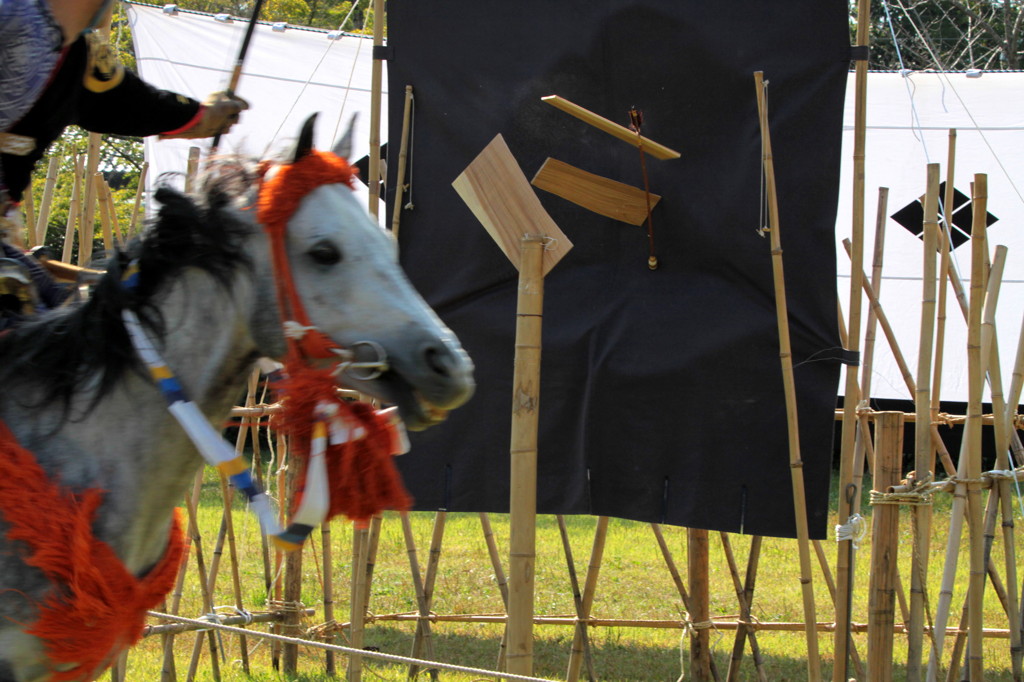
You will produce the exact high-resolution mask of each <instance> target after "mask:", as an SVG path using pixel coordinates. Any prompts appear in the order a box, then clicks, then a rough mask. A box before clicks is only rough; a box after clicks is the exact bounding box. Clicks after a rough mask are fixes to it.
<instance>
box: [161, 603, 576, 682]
mask: <svg viewBox="0 0 1024 682" xmlns="http://www.w3.org/2000/svg"><path fill="white" fill-rule="evenodd" d="M282 603H286V602H282ZM288 603H291V604H295V603H297V602H288ZM148 613H149V615H150V616H152V617H154V618H162V619H165V620H169V621H172V622H176V623H189V624H193V625H200V626H204V627H205V626H207V625H208V626H209V627H210V629H213V630H223V631H224V632H233V633H235V634H240V635H245V636H247V637H256V638H263V639H267V640H271V641H275V642H282V643H284V644H295V645H298V646H305V647H311V648H313V649H322V650H324V651H333V652H335V653H340V654H348V655H350V656H352V655H355V656H362V657H363V658H374V659H378V660H381V661H387V662H390V663H400V664H402V665H417V666H420V667H422V668H438V669H440V670H451V671H453V672H462V673H468V674H471V675H483V676H485V677H491V678H494V679H498V680H525V681H526V682H556V681H555V680H552V679H550V678H545V677H529V676H527V675H515V674H512V673H503V672H499V671H496V670H485V669H483V668H472V667H468V666H461V665H455V664H452V663H442V662H440V661H427V660H424V659H421V658H411V657H409V656H398V655H395V654H385V653H383V652H380V651H368V650H365V649H354V648H352V647H347V646H340V645H337V644H327V643H324V642H314V641H311V640H308V639H299V638H297V637H286V636H284V635H274V634H270V633H266V632H258V631H256V630H244V629H242V628H236V627H233V626H230V625H221V624H214V623H207V622H205V621H201V620H196V619H194V618H184V617H182V616H172V615H170V614H168V613H160V612H158V611H149V612H148Z"/></svg>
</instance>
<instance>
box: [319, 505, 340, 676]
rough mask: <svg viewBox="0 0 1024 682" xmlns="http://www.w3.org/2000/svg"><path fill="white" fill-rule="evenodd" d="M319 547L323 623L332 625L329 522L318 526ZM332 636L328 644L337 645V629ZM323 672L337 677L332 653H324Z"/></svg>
mask: <svg viewBox="0 0 1024 682" xmlns="http://www.w3.org/2000/svg"><path fill="white" fill-rule="evenodd" d="M320 545H321V553H322V557H321V560H322V566H323V575H324V588H323V593H324V622H325V623H328V624H330V623H332V622H333V621H334V558H333V552H332V547H331V521H330V519H325V520H324V522H323V523H321V524H320ZM330 632H331V633H332V634H331V635H330V636H329V637H330V642H331V643H332V644H336V643H337V638H338V631H337V628H335V629H333V630H331V631H330ZM324 653H325V654H326V655H325V656H324V672H326V673H327V676H328V677H337V675H338V669H337V665H336V664H335V661H334V652H333V651H326V652H324Z"/></svg>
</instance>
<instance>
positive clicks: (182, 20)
mask: <svg viewBox="0 0 1024 682" xmlns="http://www.w3.org/2000/svg"><path fill="white" fill-rule="evenodd" d="M127 7H128V17H129V21H130V23H131V27H132V37H133V40H134V43H135V53H136V57H137V65H138V71H139V75H140V76H142V78H143V79H145V80H146V81H147V82H149V83H151V84H153V85H155V86H157V87H160V88H164V89H167V90H171V91H174V92H179V93H182V94H185V95H188V96H190V97H194V98H196V99H198V100H202V99H204V98H205V97H206V96H207V95H208V94H210V93H212V92H215V91H218V90H223V89H224V88H225V87H226V85H227V83H228V79H229V77H230V73H231V70H232V68H233V67H234V64H235V60H236V58H237V55H238V50H239V47H240V46H241V43H242V37H243V35H244V32H245V27H246V24H247V20H244V19H239V18H235V19H234V20H232V21H224V20H223V19H224V18H225V17H219V18H218V17H215V16H212V15H209V14H200V13H196V12H188V11H186V10H181V9H178V10H177V11H172V10H171V8H172V7H173V6H165V7H164V8H160V7H149V6H145V5H136V4H128V5H127ZM282 29H283V30H282ZM372 52H373V41H372V40H371V39H369V38H366V37H364V36H356V35H351V34H341V33H338V32H328V31H324V30H314V29H305V28H295V27H287V28H285V27H283V26H276V27H275V26H273V25H269V24H262V23H261V24H259V25H258V26H257V27H256V30H255V32H254V35H253V38H252V42H251V44H250V48H249V53H248V56H247V57H246V61H245V65H244V68H243V71H242V77H241V80H240V81H239V85H238V89H237V94H238V96H240V97H242V98H243V99H245V100H247V101H248V102H249V104H250V105H251V108H250V109H249V110H248V111H245V112H243V113H242V117H241V121H240V122H239V123H238V124H237V125H235V126H234V127H233V128H232V129H231V133H230V134H229V135H227V136H225V137H224V138H223V139H222V140H221V143H220V151H221V152H234V151H237V152H241V153H245V154H248V155H253V156H259V157H263V156H265V155H267V154H268V153H279V152H282V151H283V150H285V149H287V148H288V146H289V145H290V143H291V141H292V140H294V138H295V136H296V135H297V134H298V131H299V128H300V127H301V125H302V122H303V121H304V120H305V119H306V117H307V116H309V115H310V114H312V113H315V112H319V113H320V117H319V119H318V122H317V129H316V138H315V140H314V143H315V145H316V146H317V147H318V148H321V149H329V148H330V147H331V145H332V144H333V142H334V140H335V139H336V138H337V137H338V136H339V135H340V134H342V133H343V132H344V130H345V127H346V126H347V125H348V121H349V119H350V117H351V116H352V115H353V114H356V113H358V114H359V118H358V121H357V124H356V129H355V136H354V140H353V160H356V159H359V158H361V157H362V156H365V155H366V154H367V152H368V150H369V139H370V128H369V125H370V100H371V67H372ZM383 87H384V92H383V94H382V103H381V140H382V141H383V140H387V76H386V72H385V76H384V79H383ZM209 145H210V141H209V140H198V141H195V140H164V141H161V140H159V139H158V138H156V137H149V138H146V142H145V153H146V160H147V161H148V162H149V165H150V172H149V178H148V181H147V190H151V189H152V188H153V183H155V182H156V181H157V179H158V178H159V177H160V176H161V175H162V174H164V173H178V174H181V173H183V172H184V170H185V167H186V161H187V158H188V150H189V147H191V146H200V147H202V148H204V150H205V149H208V148H209Z"/></svg>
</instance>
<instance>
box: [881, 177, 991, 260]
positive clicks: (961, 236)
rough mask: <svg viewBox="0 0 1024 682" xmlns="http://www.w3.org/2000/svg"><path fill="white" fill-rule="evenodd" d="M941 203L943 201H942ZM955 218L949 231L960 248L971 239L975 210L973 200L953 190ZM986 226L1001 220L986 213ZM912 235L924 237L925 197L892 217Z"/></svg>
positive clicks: (942, 191) (943, 188)
mask: <svg viewBox="0 0 1024 682" xmlns="http://www.w3.org/2000/svg"><path fill="white" fill-rule="evenodd" d="M945 196H946V183H945V182H943V183H940V184H939V197H945ZM940 201H941V199H940ZM952 213H953V217H952V221H951V222H952V223H953V224H952V225H951V226H950V229H949V236H950V241H952V245H953V248H954V249H955V248H956V247H958V246H960V245H961V244H963V243H964V242H967V241H969V240H970V238H971V222H972V221H973V215H972V214H973V209H972V207H971V199H970V197H968V196H967V195H966V194H964V193H963V192H961V191H960V190H958V189H957V188H956V187H954V188H953V211H952ZM985 215H986V218H985V225H986V226H987V227H988V226H991V225H992V224H993V223H994V222H996V221H997V220H999V218H996V217H995V216H994V215H992V214H991V213H988V212H986V214H985ZM890 217H891V218H892V219H893V220H895V221H896V222H898V223H899V224H900V225H902V226H903V227H905V228H907V230H908V231H910V233H911V234H915V235H917V236H918V237H919V238H923V235H924V197H920V198H919V199H915V200H914V201H912V202H910V203H909V204H907V205H906V206H904V207H903V208H901V209H900V210H898V211H896V212H895V213H893V214H892V215H891V216H890ZM939 220H943V216H942V211H941V210H940V211H939Z"/></svg>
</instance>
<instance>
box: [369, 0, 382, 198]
mask: <svg viewBox="0 0 1024 682" xmlns="http://www.w3.org/2000/svg"><path fill="white" fill-rule="evenodd" d="M383 47H384V0H373V51H374V54H373V66H372V71H371V73H370V159H369V166H368V168H367V171H368V172H367V175H369V176H370V177H368V178H366V184H367V185H368V186H369V189H370V215H372V216H373V217H374V218H376V217H377V216H378V215H379V214H380V111H381V100H382V91H383V69H384V66H383V64H384V57H383V55H381V54H380V50H381V49H382V48H383Z"/></svg>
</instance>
